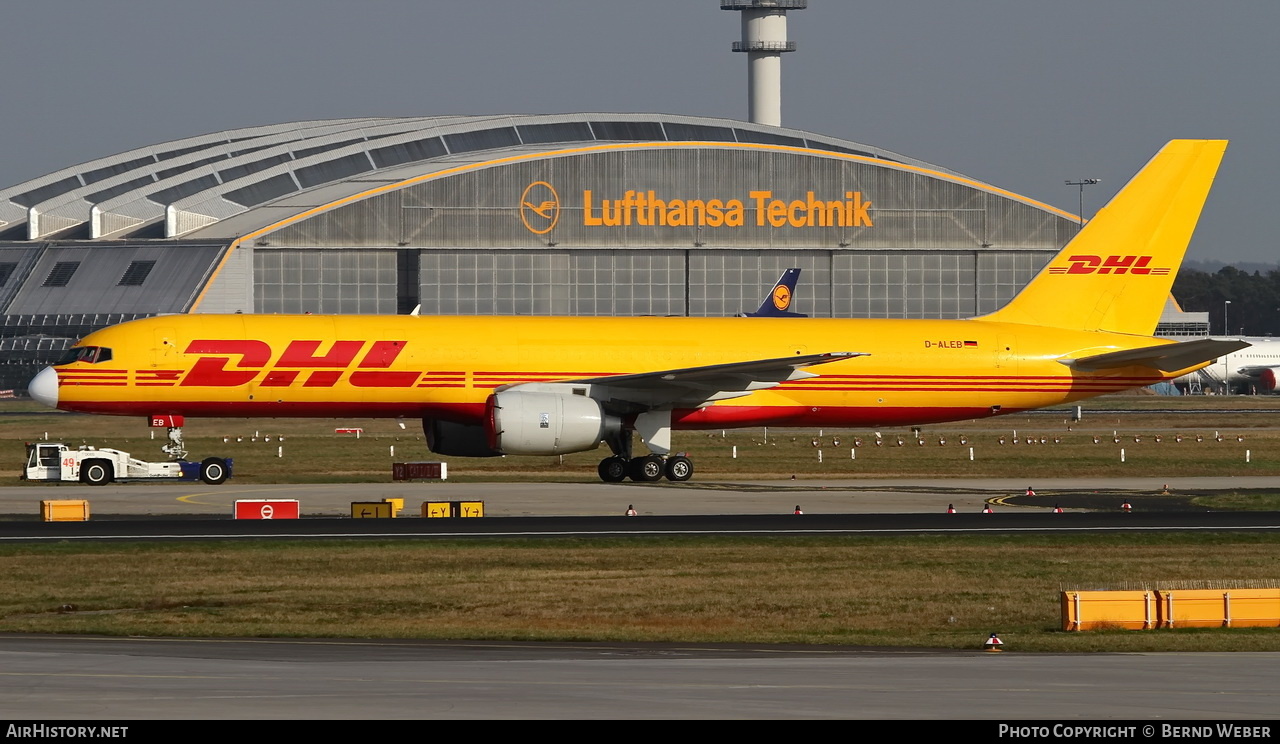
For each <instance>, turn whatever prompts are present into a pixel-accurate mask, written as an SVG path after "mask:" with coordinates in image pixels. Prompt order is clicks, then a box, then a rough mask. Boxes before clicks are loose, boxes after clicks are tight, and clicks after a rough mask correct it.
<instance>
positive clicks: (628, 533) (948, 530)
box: [0, 525, 1280, 542]
mask: <svg viewBox="0 0 1280 744" xmlns="http://www.w3.org/2000/svg"><path fill="white" fill-rule="evenodd" d="M1245 530H1248V531H1272V530H1280V525H1253V526H1247V525H1242V526H1222V525H1216V526H1211V527H1209V526H1206V527H1187V526H1179V527H1133V526H1129V527H963V528H962V527H945V528H928V527H921V528H897V527H895V528H885V529H827V530H761V529H752V530H599V531H583V530H573V531H556V532H396V533H384V532H379V533H373V534H370V533H367V532H317V533H305V534H293V535H235V534H225V533H217V534H208V535H203V534H195V535H48V536H39V535H32V536H5V537H0V541H8V542H22V541H25V542H41V541H48V540H53V541H67V540H141V541H147V540H313V539H317V538H328V539H339V538H340V539H366V540H367V539H373V540H400V539H407V538H417V537H461V538H484V537H529V538H536V537H663V536H671V535H739V536H744V537H745V536H751V535H888V534H921V533H930V534H935V533H942V534H967V533H974V534H981V533H1009V532H1039V533H1048V534H1053V533H1071V532H1080V533H1089V532H1239V531H1245Z"/></svg>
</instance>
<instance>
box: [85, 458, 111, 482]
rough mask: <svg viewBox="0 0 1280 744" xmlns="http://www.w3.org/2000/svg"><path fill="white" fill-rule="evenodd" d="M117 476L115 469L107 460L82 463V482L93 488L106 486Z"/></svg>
mask: <svg viewBox="0 0 1280 744" xmlns="http://www.w3.org/2000/svg"><path fill="white" fill-rule="evenodd" d="M115 476H116V474H115V468H113V467H111V463H109V462H107V461H106V460H86V461H84V462H82V463H80V480H81V481H83V482H85V483H87V484H89V485H91V486H105V485H107V484H108V483H110V482H111V481H112V480H113V479H114V478H115Z"/></svg>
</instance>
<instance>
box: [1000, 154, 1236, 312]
mask: <svg viewBox="0 0 1280 744" xmlns="http://www.w3.org/2000/svg"><path fill="white" fill-rule="evenodd" d="M1226 149H1227V142H1226V140H1173V141H1172V142H1170V143H1169V144H1167V145H1165V146H1164V148H1162V149H1161V150H1160V152H1158V153H1156V156H1155V157H1154V158H1152V159H1151V161H1150V162H1148V163H1147V164H1146V166H1145V167H1143V169H1142V170H1140V171H1138V174H1137V175H1135V176H1134V177H1133V178H1132V179H1131V180H1130V181H1129V183H1128V184H1126V185H1125V187H1124V188H1123V189H1121V190H1120V193H1118V194H1116V195H1115V197H1114V198H1113V199H1112V200H1111V201H1110V202H1109V203H1108V204H1107V205H1106V206H1105V207H1103V208H1102V209H1101V210H1099V211H1098V213H1097V215H1095V216H1094V218H1093V219H1092V220H1091V221H1090V222H1089V223H1088V224H1087V225H1085V226H1084V228H1083V229H1082V230H1081V231H1080V232H1079V233H1078V234H1077V235H1076V237H1075V238H1073V239H1072V240H1071V242H1070V243H1067V245H1066V247H1064V248H1063V249H1062V251H1061V252H1059V253H1058V255H1057V256H1055V257H1054V258H1053V260H1052V261H1050V262H1049V265H1048V266H1045V267H1044V269H1043V270H1041V272H1040V273H1039V274H1038V275H1036V277H1035V279H1032V280H1031V283H1030V284H1028V285H1027V286H1026V287H1024V288H1023V289H1022V291H1021V292H1019V293H1018V295H1017V296H1015V297H1014V298H1013V299H1012V300H1011V301H1010V302H1009V304H1008V305H1005V306H1004V307H1003V308H1001V309H1000V310H997V311H996V312H994V313H991V314H990V315H986V316H983V320H994V321H1000V322H1006V323H1027V324H1032V325H1045V326H1052V327H1055V328H1070V329H1077V330H1088V331H1113V332H1116V333H1130V334H1135V335H1143V336H1150V335H1151V334H1152V333H1153V332H1155V328H1156V323H1158V322H1159V320H1160V313H1161V311H1162V310H1163V309H1164V305H1165V301H1166V300H1167V298H1168V297H1169V290H1170V288H1171V287H1172V286H1173V280H1174V277H1175V276H1177V274H1178V268H1179V266H1181V264H1182V257H1183V254H1185V253H1186V250H1187V244H1188V243H1189V242H1191V234H1192V232H1194V230H1195V227H1196V222H1197V221H1198V220H1199V219H1200V210H1201V208H1203V206H1204V202H1205V198H1206V197H1207V196H1208V195H1209V187H1210V186H1211V185H1212V184H1213V178H1214V175H1215V174H1216V173H1217V172H1218V165H1219V163H1221V162H1222V155H1223V153H1224V152H1225V151H1226Z"/></svg>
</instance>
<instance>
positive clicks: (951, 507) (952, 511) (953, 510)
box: [947, 504, 956, 514]
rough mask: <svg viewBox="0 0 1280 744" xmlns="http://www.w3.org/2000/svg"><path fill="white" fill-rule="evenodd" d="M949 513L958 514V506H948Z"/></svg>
mask: <svg viewBox="0 0 1280 744" xmlns="http://www.w3.org/2000/svg"><path fill="white" fill-rule="evenodd" d="M947 513H948V514H955V513H956V506H955V504H947Z"/></svg>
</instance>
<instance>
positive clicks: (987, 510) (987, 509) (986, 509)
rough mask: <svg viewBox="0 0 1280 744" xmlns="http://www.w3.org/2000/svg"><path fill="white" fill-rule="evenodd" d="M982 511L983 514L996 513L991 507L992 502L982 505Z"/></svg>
mask: <svg viewBox="0 0 1280 744" xmlns="http://www.w3.org/2000/svg"><path fill="white" fill-rule="evenodd" d="M982 513H983V514H995V510H994V509H992V508H991V504H987V505H986V506H984V507H982Z"/></svg>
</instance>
